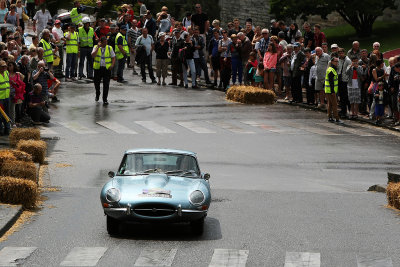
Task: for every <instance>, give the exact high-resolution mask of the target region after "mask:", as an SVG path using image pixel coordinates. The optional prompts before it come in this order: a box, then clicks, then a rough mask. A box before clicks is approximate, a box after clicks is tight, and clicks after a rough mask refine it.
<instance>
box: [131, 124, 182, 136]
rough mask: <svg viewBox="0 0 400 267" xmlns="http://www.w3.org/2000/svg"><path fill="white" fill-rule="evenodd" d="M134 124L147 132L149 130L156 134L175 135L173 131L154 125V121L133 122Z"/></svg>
mask: <svg viewBox="0 0 400 267" xmlns="http://www.w3.org/2000/svg"><path fill="white" fill-rule="evenodd" d="M135 123H136V124H139V125H140V126H142V127H144V128H146V129H147V130H150V131H152V132H155V133H157V134H170V133H175V132H174V131H172V130H170V129H168V128H166V127H164V126H162V125H160V124H157V123H155V122H154V121H135Z"/></svg>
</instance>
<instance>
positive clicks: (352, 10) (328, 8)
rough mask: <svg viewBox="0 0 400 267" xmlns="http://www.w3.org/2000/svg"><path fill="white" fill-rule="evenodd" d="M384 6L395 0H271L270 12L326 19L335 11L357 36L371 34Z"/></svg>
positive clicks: (282, 15)
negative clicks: (318, 16) (352, 28)
mask: <svg viewBox="0 0 400 267" xmlns="http://www.w3.org/2000/svg"><path fill="white" fill-rule="evenodd" d="M386 8H392V9H394V8H396V6H395V0H364V1H362V2H360V1H358V0H349V1H347V0H303V1H296V0H271V13H272V14H275V15H276V16H277V17H278V18H292V19H295V18H297V17H301V18H302V19H307V17H308V16H310V15H320V16H321V18H324V19H326V17H327V16H328V15H329V14H330V13H332V11H336V12H338V13H339V14H340V16H341V17H342V18H343V19H344V20H345V21H346V22H347V23H349V24H350V25H351V26H352V27H354V29H355V30H356V32H357V34H358V35H359V36H369V35H370V34H371V32H372V25H373V24H374V22H375V20H376V18H377V17H378V16H381V15H382V14H383V10H384V9H386Z"/></svg>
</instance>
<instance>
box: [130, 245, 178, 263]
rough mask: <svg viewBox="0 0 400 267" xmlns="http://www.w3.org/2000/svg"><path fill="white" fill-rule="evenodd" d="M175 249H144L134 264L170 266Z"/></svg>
mask: <svg viewBox="0 0 400 267" xmlns="http://www.w3.org/2000/svg"><path fill="white" fill-rule="evenodd" d="M177 251H178V250H177V249H144V250H142V252H141V253H140V256H139V258H138V259H137V260H136V262H135V265H134V266H171V265H172V262H173V261H174V258H175V254H176V252H177Z"/></svg>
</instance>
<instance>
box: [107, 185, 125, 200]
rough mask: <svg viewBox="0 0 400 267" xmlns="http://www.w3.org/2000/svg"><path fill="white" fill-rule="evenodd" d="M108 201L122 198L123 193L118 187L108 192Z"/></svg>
mask: <svg viewBox="0 0 400 267" xmlns="http://www.w3.org/2000/svg"><path fill="white" fill-rule="evenodd" d="M106 199H107V201H108V202H118V201H119V200H120V199H121V193H120V192H119V190H118V189H117V188H110V189H108V190H107V192H106Z"/></svg>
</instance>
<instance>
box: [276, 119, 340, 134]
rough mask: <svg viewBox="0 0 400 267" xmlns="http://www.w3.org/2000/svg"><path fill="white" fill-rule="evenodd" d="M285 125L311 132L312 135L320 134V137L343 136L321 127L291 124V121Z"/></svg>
mask: <svg viewBox="0 0 400 267" xmlns="http://www.w3.org/2000/svg"><path fill="white" fill-rule="evenodd" d="M284 123H285V124H286V125H288V126H290V127H293V128H296V129H300V130H303V131H306V132H310V133H315V134H319V135H341V134H340V133H334V132H331V131H328V130H325V129H322V128H321V127H313V126H310V125H304V124H301V123H297V122H291V121H286V122H284Z"/></svg>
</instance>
